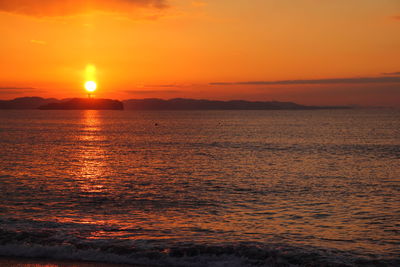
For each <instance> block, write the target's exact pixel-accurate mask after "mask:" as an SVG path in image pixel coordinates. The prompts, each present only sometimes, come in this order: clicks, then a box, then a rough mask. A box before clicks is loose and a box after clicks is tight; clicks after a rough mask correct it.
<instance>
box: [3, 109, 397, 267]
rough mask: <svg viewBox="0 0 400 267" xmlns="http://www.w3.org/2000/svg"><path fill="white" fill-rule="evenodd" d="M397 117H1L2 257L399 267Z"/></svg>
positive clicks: (326, 113)
mask: <svg viewBox="0 0 400 267" xmlns="http://www.w3.org/2000/svg"><path fill="white" fill-rule="evenodd" d="M399 163H400V110H398V109H343V110H296V111H290V110H279V111H268V110H263V111H251V110H247V111H239V110H231V111H226V110H225V111H129V110H125V111H96V110H82V111H54V110H51V111H40V110H3V111H0V256H6V257H30V258H47V259H58V260H74V261H96V262H109V263H125V264H136V265H144V266H199V267H200V266H229V267H230V266H232V267H235V266H238V267H241V266H341V267H343V266H400V164H399Z"/></svg>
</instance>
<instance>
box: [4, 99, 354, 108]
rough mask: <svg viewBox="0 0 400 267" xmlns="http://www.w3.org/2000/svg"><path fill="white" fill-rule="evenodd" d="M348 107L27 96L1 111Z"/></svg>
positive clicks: (7, 105) (13, 101) (6, 103)
mask: <svg viewBox="0 0 400 267" xmlns="http://www.w3.org/2000/svg"><path fill="white" fill-rule="evenodd" d="M348 108H351V107H347V106H305V105H300V104H296V103H293V102H279V101H245V100H232V101H218V100H198V99H186V98H174V99H169V100H163V99H157V98H146V99H129V100H124V101H118V100H111V99H97V98H91V99H89V98H73V99H63V100H58V99H54V98H47V99H45V98H40V97H23V98H16V99H14V100H0V109H42V110H84V109H94V110H122V109H127V110H315V109H348Z"/></svg>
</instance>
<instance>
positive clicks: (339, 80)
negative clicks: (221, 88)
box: [210, 77, 400, 85]
mask: <svg viewBox="0 0 400 267" xmlns="http://www.w3.org/2000/svg"><path fill="white" fill-rule="evenodd" d="M361 83H400V77H361V78H336V79H314V80H281V81H247V82H233V83H229V82H215V83H210V85H298V84H299V85H300V84H361Z"/></svg>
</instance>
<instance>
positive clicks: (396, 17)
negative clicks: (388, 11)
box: [392, 15, 400, 21]
mask: <svg viewBox="0 0 400 267" xmlns="http://www.w3.org/2000/svg"><path fill="white" fill-rule="evenodd" d="M392 18H393V19H394V20H398V21H400V15H398V16H393V17H392Z"/></svg>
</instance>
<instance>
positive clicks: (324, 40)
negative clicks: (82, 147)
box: [0, 0, 400, 106]
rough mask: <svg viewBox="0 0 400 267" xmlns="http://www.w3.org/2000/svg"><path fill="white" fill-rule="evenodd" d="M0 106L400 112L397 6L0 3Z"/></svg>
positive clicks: (304, 1)
mask: <svg viewBox="0 0 400 267" xmlns="http://www.w3.org/2000/svg"><path fill="white" fill-rule="evenodd" d="M0 11H1V12H0V34H1V36H2V41H1V43H0V48H1V49H0V59H1V60H0V99H11V98H15V97H21V96H43V97H57V98H67V97H84V96H85V91H84V89H83V84H84V83H85V81H86V80H87V79H88V78H87V76H88V75H87V68H88V66H94V67H95V70H96V71H95V73H94V74H93V73H92V74H91V75H92V76H94V77H91V78H90V79H94V80H96V81H97V83H98V91H97V92H96V97H107V98H116V99H129V98H148V97H158V98H174V97H188V98H208V99H223V100H224V99H248V100H281V101H294V102H298V103H301V104H361V105H391V106H393V105H397V106H400V73H399V72H400V34H399V33H400V1H399V0H335V1H317V0H296V1H293V0H279V1H277V0H251V1H249V0H212V1H211V0H207V1H206V0H201V1H200V0H197V1H191V0H111V1H110V0H86V1H82V0H80V1H79V0H66V1H57V0H43V1H35V0H19V1H15V0H9V1H4V0H0Z"/></svg>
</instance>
